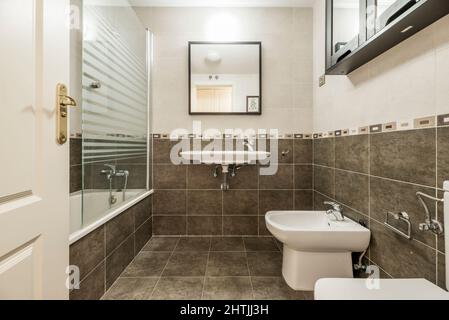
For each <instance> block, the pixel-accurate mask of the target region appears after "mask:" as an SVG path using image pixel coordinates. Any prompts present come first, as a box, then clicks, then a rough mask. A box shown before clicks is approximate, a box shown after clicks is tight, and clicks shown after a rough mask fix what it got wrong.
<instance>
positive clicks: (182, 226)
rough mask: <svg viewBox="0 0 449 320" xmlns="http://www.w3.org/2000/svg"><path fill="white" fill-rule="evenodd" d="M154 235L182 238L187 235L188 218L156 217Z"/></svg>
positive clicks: (154, 219) (154, 218)
mask: <svg viewBox="0 0 449 320" xmlns="http://www.w3.org/2000/svg"><path fill="white" fill-rule="evenodd" d="M153 234H154V235H157V236H181V235H185V234H186V216H154V217H153Z"/></svg>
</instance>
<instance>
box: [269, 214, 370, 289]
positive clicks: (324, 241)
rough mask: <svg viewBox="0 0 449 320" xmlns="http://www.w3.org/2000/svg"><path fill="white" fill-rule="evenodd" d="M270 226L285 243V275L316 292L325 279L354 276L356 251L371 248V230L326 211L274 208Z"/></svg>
mask: <svg viewBox="0 0 449 320" xmlns="http://www.w3.org/2000/svg"><path fill="white" fill-rule="evenodd" d="M265 220H266V225H267V228H268V230H269V231H270V232H271V233H272V234H273V236H274V237H275V238H276V239H278V240H279V241H281V242H282V243H283V244H284V250H283V263H282V274H283V276H284V279H285V281H286V282H287V284H288V285H289V286H290V287H291V288H293V289H295V290H304V291H313V289H314V286H315V283H316V281H317V280H319V279H321V278H352V277H353V269H352V257H351V253H352V252H363V251H365V250H366V249H367V248H368V245H369V241H370V236H371V233H370V231H369V230H368V229H367V228H365V227H363V226H361V225H360V224H358V223H357V222H354V221H353V220H351V219H349V218H347V217H346V218H345V219H344V220H342V221H339V220H337V219H336V218H335V217H334V216H333V215H328V214H327V212H325V211H272V212H268V213H267V215H266V217H265Z"/></svg>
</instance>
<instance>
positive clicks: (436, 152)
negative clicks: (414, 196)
mask: <svg viewBox="0 0 449 320" xmlns="http://www.w3.org/2000/svg"><path fill="white" fill-rule="evenodd" d="M437 122H438V119H437ZM435 186H436V187H437V188H438V128H437V129H435ZM435 197H436V198H438V189H436V190H435ZM434 205H435V219H436V220H438V215H439V212H438V203H437V202H435V204H434ZM445 231H446V230H443V232H445ZM438 238H439V237H438V235H436V234H435V247H436V248H435V250H436V253H435V281H436V284H437V285H438V282H439V279H438V243H439V241H438Z"/></svg>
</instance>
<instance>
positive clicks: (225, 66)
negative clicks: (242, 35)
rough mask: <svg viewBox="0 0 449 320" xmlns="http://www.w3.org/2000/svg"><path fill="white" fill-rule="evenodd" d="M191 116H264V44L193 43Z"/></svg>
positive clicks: (191, 47)
mask: <svg viewBox="0 0 449 320" xmlns="http://www.w3.org/2000/svg"><path fill="white" fill-rule="evenodd" d="M189 48H190V49H189V50H190V68H189V69H190V72H189V77H190V78H189V81H190V114H261V112H262V94H261V43H260V42H245V43H243V42H241V43H205V42H191V43H189Z"/></svg>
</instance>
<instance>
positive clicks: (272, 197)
mask: <svg viewBox="0 0 449 320" xmlns="http://www.w3.org/2000/svg"><path fill="white" fill-rule="evenodd" d="M293 195H294V191H293V190H260V192H259V214H260V215H263V216H265V214H266V213H267V212H268V211H273V210H293Z"/></svg>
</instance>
